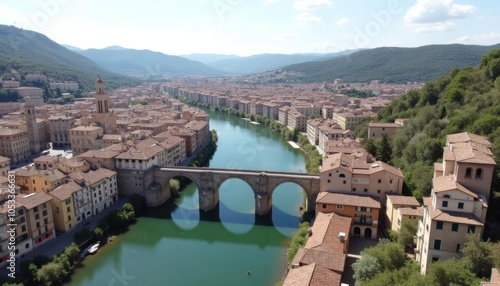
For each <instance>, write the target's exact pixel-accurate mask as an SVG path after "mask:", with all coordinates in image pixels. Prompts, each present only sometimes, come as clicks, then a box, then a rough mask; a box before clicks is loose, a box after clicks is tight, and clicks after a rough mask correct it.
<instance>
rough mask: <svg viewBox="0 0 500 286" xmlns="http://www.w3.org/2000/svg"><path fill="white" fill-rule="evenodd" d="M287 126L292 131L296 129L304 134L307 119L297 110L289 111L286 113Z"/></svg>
mask: <svg viewBox="0 0 500 286" xmlns="http://www.w3.org/2000/svg"><path fill="white" fill-rule="evenodd" d="M287 126H288V128H290V129H292V130H294V129H295V128H297V129H298V130H299V131H300V132H306V127H307V117H306V116H305V115H304V114H302V113H300V112H298V111H297V110H291V111H290V112H288V122H287Z"/></svg>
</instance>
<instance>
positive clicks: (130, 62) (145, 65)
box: [77, 46, 224, 77]
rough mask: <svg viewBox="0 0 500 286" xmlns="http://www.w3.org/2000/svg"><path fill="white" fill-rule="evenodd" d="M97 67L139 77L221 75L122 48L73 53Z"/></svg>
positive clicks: (171, 58)
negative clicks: (97, 65)
mask: <svg viewBox="0 0 500 286" xmlns="http://www.w3.org/2000/svg"><path fill="white" fill-rule="evenodd" d="M77 53H79V54H81V55H84V56H86V57H87V58H89V59H91V60H92V61H94V62H96V63H97V64H99V65H100V66H102V67H104V68H107V69H109V70H112V71H115V72H117V73H121V74H125V75H134V76H140V77H149V76H185V75H220V74H224V72H223V71H220V70H217V69H214V68H211V67H209V66H206V65H204V64H202V63H200V62H197V61H192V60H188V59H185V58H183V57H179V56H170V55H166V54H163V53H159V52H153V51H150V50H133V49H126V48H122V47H117V46H113V47H108V48H104V49H88V50H84V51H77Z"/></svg>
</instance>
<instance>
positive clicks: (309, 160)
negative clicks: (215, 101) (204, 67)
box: [169, 95, 323, 174]
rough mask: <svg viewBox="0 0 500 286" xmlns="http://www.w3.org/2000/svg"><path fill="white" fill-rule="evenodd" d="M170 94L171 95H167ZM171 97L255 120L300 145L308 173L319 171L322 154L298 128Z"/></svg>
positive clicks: (262, 117)
mask: <svg viewBox="0 0 500 286" xmlns="http://www.w3.org/2000/svg"><path fill="white" fill-rule="evenodd" d="M169 96H172V95H169ZM172 97H173V98H176V99H178V100H180V101H182V102H184V103H186V104H188V105H192V106H196V107H202V108H208V109H210V110H213V111H218V112H223V113H227V114H229V115H234V116H238V117H240V118H242V119H246V120H247V121H250V122H252V121H256V122H258V123H259V124H260V125H262V126H265V127H266V128H268V129H269V130H271V131H273V132H275V133H278V134H280V135H281V136H282V138H283V139H285V140H286V141H291V142H294V143H296V144H298V146H299V147H300V149H301V150H302V152H304V153H305V155H306V170H307V172H308V173H313V174H317V173H319V171H320V166H321V164H322V163H323V156H321V154H320V153H319V152H318V150H317V148H316V146H315V145H312V144H311V143H309V140H308V139H307V136H306V135H304V134H301V133H300V132H299V130H297V129H294V130H291V129H289V128H288V127H287V126H286V125H284V124H281V123H279V122H277V121H275V120H272V119H270V118H267V117H264V116H261V115H254V114H248V113H244V112H243V111H241V110H236V109H233V108H229V107H225V106H223V107H221V106H214V105H211V104H208V103H201V102H197V101H194V100H190V99H186V98H184V97H180V96H172ZM294 148H295V147H294Z"/></svg>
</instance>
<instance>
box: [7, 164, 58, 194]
mask: <svg viewBox="0 0 500 286" xmlns="http://www.w3.org/2000/svg"><path fill="white" fill-rule="evenodd" d="M15 173H16V184H17V185H18V186H19V187H21V191H22V192H24V193H35V192H39V191H45V192H49V191H52V190H53V189H55V188H57V187H58V186H60V185H62V184H64V183H65V179H66V175H64V174H63V173H62V172H61V171H59V170H57V169H54V170H36V169H35V168H29V169H24V168H22V169H17V170H16V171H15Z"/></svg>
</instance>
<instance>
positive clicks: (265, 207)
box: [255, 193, 273, 216]
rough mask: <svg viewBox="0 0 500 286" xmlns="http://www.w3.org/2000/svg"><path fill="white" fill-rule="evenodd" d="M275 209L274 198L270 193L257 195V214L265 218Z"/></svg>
mask: <svg viewBox="0 0 500 286" xmlns="http://www.w3.org/2000/svg"><path fill="white" fill-rule="evenodd" d="M272 207H273V197H272V196H271V195H269V194H268V193H257V194H255V213H256V214H258V215H260V216H264V215H267V214H268V213H269V212H270V211H271V209H272Z"/></svg>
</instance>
